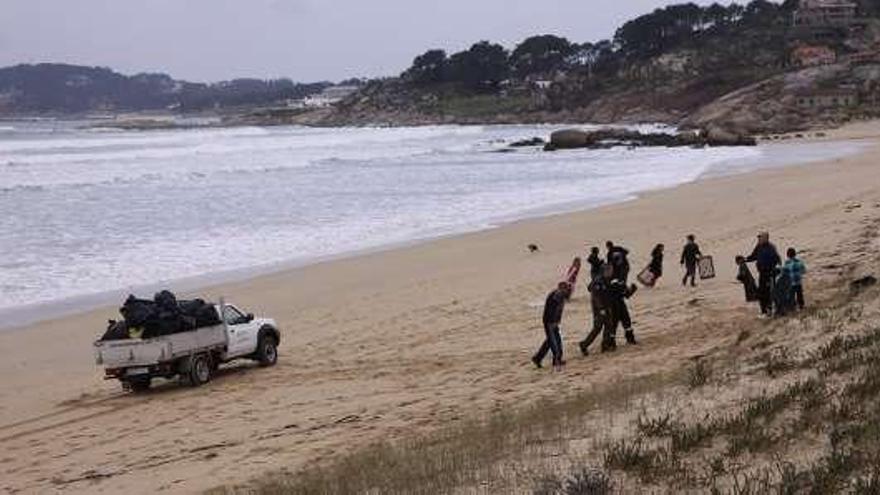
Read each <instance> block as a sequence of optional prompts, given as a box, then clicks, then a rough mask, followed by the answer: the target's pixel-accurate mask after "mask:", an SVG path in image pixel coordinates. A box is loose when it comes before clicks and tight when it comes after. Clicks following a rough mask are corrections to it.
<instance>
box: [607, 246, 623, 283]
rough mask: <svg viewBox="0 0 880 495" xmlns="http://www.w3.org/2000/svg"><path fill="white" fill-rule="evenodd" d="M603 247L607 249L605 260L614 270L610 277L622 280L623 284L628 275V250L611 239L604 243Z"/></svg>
mask: <svg viewBox="0 0 880 495" xmlns="http://www.w3.org/2000/svg"><path fill="white" fill-rule="evenodd" d="M605 249H606V250H607V252H606V254H605V261H606V262H607V263H608V265H609V266H611V267H612V268H613V270H614V272H613V274H612V276H611V278H612V279H615V280H622V281H623V283H624V285H625V284H626V281H627V278H628V277H629V259H628V256H629V250H627V249H626V248H624V247H621V246H616V245H614V243H613V242H611V241H608V242H606V243H605Z"/></svg>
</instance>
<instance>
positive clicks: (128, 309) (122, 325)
mask: <svg viewBox="0 0 880 495" xmlns="http://www.w3.org/2000/svg"><path fill="white" fill-rule="evenodd" d="M119 313H120V314H122V317H123V318H124V319H123V320H122V321H116V320H110V321H109V322H108V325H107V331H106V332H105V333H104V336H103V337H101V340H123V339H135V338H144V339H147V338H151V337H158V336H160V335H170V334H174V333H181V332H189V331H191V330H195V329H197V328H203V327H210V326H214V325H219V324H220V323H221V321H220V316H219V315H218V314H217V309H216V308H215V307H214V305H213V304H211V303H208V302H205V301H204V300H202V299H193V300H181V301H178V300H177V297H175V295H174V294H173V293H172V292H170V291H167V290H163V291H162V292H158V293H156V295H155V296H154V297H153V299H152V300H150V299H138V298H137V297H135V296H133V295H129V296H128V299H126V300H125V303H124V304H123V305H122V307H121V308H119Z"/></svg>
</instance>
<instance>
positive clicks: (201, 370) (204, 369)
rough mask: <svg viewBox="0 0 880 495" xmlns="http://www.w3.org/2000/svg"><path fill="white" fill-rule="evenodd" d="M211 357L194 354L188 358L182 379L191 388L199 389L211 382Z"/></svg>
mask: <svg viewBox="0 0 880 495" xmlns="http://www.w3.org/2000/svg"><path fill="white" fill-rule="evenodd" d="M211 374H212V373H211V357H210V356H209V355H207V354H196V355H195V356H192V357H191V358H189V366H188V370H187V373H186V376H184V378H185V379H186V382H187V384H188V385H189V386H191V387H200V386H202V385H204V384H206V383H208V382H209V381H211Z"/></svg>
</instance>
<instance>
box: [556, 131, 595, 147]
mask: <svg viewBox="0 0 880 495" xmlns="http://www.w3.org/2000/svg"><path fill="white" fill-rule="evenodd" d="M589 139H590V134H589V133H588V132H586V131H582V130H580V129H563V130H561V131H556V132H554V133H553V134H550V144H549V146H550V147H552V148H553V149H561V150H565V149H575V148H586V147H587V146H588V145H589Z"/></svg>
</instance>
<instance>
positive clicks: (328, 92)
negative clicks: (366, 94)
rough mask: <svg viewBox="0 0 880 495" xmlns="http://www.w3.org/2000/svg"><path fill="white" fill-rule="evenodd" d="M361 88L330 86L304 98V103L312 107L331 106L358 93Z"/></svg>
mask: <svg viewBox="0 0 880 495" xmlns="http://www.w3.org/2000/svg"><path fill="white" fill-rule="evenodd" d="M359 89H360V87H359V86H330V87H328V88H326V89H324V91H322V92H320V93H318V94H316V95H312V96H309V97H308V98H306V99H305V100H303V104H304V105H305V106H306V107H310V108H324V107H329V106H330V105H333V104H334V103H338V102H340V101H342V100H344V99H345V98H346V97H348V96H350V95H352V94H354V93H356V92H357V91H358V90H359Z"/></svg>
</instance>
